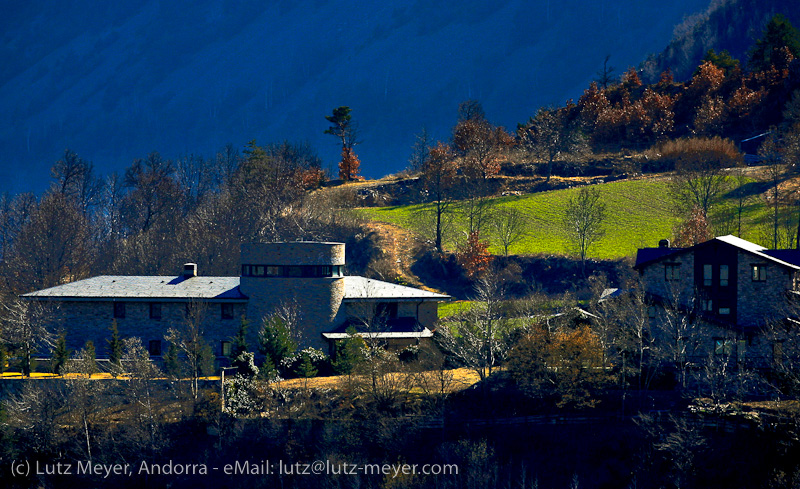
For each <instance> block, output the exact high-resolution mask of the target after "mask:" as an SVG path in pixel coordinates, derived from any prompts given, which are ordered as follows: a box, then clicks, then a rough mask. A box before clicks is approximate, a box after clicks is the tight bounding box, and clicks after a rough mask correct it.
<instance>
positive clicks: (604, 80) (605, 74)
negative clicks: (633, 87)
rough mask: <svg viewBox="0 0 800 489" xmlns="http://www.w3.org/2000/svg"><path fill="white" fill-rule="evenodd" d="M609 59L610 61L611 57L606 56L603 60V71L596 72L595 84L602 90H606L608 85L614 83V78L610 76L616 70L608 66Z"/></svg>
mask: <svg viewBox="0 0 800 489" xmlns="http://www.w3.org/2000/svg"><path fill="white" fill-rule="evenodd" d="M609 59H611V55H610V54H607V55H606V58H605V59H604V60H603V69H602V70H600V71H598V72H597V84H598V85H600V86H601V87H602V88H603V89H606V88H608V85H609V84H610V83H611V82H613V81H614V77H613V76H611V74H612V73H614V70H615V69H616V68H614V67H613V66H608V60H609Z"/></svg>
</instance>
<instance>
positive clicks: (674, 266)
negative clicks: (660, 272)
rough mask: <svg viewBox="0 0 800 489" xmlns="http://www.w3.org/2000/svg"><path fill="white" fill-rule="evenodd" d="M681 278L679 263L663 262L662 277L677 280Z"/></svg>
mask: <svg viewBox="0 0 800 489" xmlns="http://www.w3.org/2000/svg"><path fill="white" fill-rule="evenodd" d="M680 278H681V264H680V263H665V264H664V279H666V280H678V279H680Z"/></svg>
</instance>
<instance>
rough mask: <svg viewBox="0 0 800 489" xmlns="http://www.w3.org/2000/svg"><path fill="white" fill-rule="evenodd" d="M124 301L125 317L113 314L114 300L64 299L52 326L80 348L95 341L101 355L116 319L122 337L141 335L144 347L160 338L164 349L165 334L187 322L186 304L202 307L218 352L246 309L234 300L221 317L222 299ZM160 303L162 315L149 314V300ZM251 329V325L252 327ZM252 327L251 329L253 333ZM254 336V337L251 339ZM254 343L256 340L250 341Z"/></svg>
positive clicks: (205, 326) (209, 336)
mask: <svg viewBox="0 0 800 489" xmlns="http://www.w3.org/2000/svg"><path fill="white" fill-rule="evenodd" d="M116 302H124V304H125V317H124V318H114V303H115V301H110V300H102V301H62V302H60V303H58V304H56V303H54V304H53V305H54V306H56V307H57V309H56V310H55V312H54V318H53V323H54V324H53V326H54V328H56V329H60V328H63V329H64V331H65V332H66V340H67V347H68V348H70V349H72V350H75V351H77V350H79V349H81V348H83V347H84V345H85V344H86V342H87V341H92V343H94V346H95V350H96V352H97V357H98V358H107V357H108V342H107V340H108V339H109V338H110V337H111V325H112V322H113V321H116V322H117V329H118V330H119V334H120V337H122V338H128V337H138V338H140V339H141V340H142V343H143V344H144V346H145V348H147V347H148V346H149V342H150V341H161V343H162V350H163V353H166V347H167V343H166V341H165V339H164V337H165V336H166V335H167V330H168V329H169V328H176V329H180V328H182V327H184V325H185V324H186V321H187V319H186V310H187V306H189V307H196V308H199V309H200V311H201V312H200V313H199V317H200V316H202V330H203V333H204V336H205V338H206V341H207V342H208V343H209V345H211V348H212V350H213V352H214V354H215V355H218V356H219V355H220V354H221V342H222V341H229V340H230V338H231V337H233V336H234V335H236V333H237V332H238V330H239V324H240V321H241V317H242V316H243V315H244V314H245V313H246V304H245V303H243V302H236V303H231V307H232V310H233V314H232V317H231V318H230V319H223V318H222V303H221V302H211V301H208V302H160V301H157V300H154V301H116ZM152 303H157V304H160V307H161V319H152V318H151V317H150V304H152ZM251 329H252V328H251ZM252 335H253V331H251V336H252ZM253 339H254V336H253V338H251V341H252V340H253ZM251 344H254V343H251Z"/></svg>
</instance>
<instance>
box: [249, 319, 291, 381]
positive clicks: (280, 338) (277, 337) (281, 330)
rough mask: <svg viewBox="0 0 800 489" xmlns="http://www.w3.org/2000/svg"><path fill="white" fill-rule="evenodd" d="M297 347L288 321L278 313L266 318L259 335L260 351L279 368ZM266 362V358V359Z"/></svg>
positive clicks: (274, 366)
mask: <svg viewBox="0 0 800 489" xmlns="http://www.w3.org/2000/svg"><path fill="white" fill-rule="evenodd" d="M296 349H297V344H296V343H295V342H294V340H293V339H292V335H291V333H290V331H289V328H287V327H286V322H285V321H284V320H283V319H282V318H281V317H280V316H279V315H277V314H274V315H272V316H270V317H269V318H266V319H264V324H263V326H262V327H261V334H260V335H259V345H258V351H259V353H261V354H262V355H264V357H265V358H266V359H268V360H270V361H271V362H272V366H273V368H278V367H279V366H280V364H281V361H282V360H283V359H284V358H286V357H287V356H289V354H291V353H292V352H294V351H295V350H296ZM265 363H266V360H265Z"/></svg>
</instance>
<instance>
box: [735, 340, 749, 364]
mask: <svg viewBox="0 0 800 489" xmlns="http://www.w3.org/2000/svg"><path fill="white" fill-rule="evenodd" d="M746 351H747V340H739V341H737V342H736V360H737V361H738V362H739V363H744V358H745V352H746Z"/></svg>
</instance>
